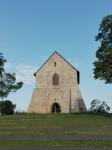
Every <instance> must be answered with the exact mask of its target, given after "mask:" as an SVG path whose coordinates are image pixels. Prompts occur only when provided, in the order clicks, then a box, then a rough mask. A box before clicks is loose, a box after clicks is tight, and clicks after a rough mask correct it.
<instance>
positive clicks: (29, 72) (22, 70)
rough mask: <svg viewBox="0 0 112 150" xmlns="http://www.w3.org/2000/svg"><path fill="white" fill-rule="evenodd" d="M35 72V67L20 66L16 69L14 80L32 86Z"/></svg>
mask: <svg viewBox="0 0 112 150" xmlns="http://www.w3.org/2000/svg"><path fill="white" fill-rule="evenodd" d="M36 71H37V68H36V67H32V66H29V65H25V64H20V65H18V66H17V67H16V80H17V81H23V82H24V84H32V83H33V82H34V80H35V78H34V73H35V72H36Z"/></svg>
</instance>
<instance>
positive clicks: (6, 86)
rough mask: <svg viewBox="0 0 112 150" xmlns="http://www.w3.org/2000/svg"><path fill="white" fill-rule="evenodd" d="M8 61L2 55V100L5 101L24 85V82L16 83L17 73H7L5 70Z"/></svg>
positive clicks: (0, 74)
mask: <svg viewBox="0 0 112 150" xmlns="http://www.w3.org/2000/svg"><path fill="white" fill-rule="evenodd" d="M5 62H6V59H5V58H4V57H3V55H2V53H0V98H1V99H3V98H5V97H7V96H8V95H9V93H10V92H16V91H17V90H18V89H20V88H21V87H22V85H23V82H18V83H16V75H15V73H12V74H11V73H6V72H5V69H4V65H5Z"/></svg>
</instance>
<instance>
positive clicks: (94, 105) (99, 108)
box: [90, 99, 110, 113]
mask: <svg viewBox="0 0 112 150" xmlns="http://www.w3.org/2000/svg"><path fill="white" fill-rule="evenodd" d="M109 111H110V107H109V106H108V105H107V103H106V102H104V101H103V102H101V101H98V100H97V99H94V100H93V101H92V102H91V108H90V112H94V113H97V112H100V113H108V112H109Z"/></svg>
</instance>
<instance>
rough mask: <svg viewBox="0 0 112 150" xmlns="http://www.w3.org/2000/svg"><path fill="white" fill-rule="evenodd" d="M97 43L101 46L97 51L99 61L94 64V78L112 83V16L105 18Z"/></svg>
mask: <svg viewBox="0 0 112 150" xmlns="http://www.w3.org/2000/svg"><path fill="white" fill-rule="evenodd" d="M96 41H99V42H100V46H99V47H98V49H97V51H96V58H97V60H96V61H95V62H94V63H93V64H94V67H95V68H94V78H95V79H100V80H104V81H105V83H106V84H107V83H110V84H111V83H112V15H108V16H106V17H104V18H103V20H102V22H101V24H100V28H99V33H98V34H97V36H96Z"/></svg>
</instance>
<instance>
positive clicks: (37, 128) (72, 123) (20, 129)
mask: <svg viewBox="0 0 112 150" xmlns="http://www.w3.org/2000/svg"><path fill="white" fill-rule="evenodd" d="M20 146H22V147H27V146H30V147H33V146H74V147H112V116H111V115H110V116H108V115H107V116H103V115H89V114H20V115H13V116H0V147H20Z"/></svg>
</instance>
